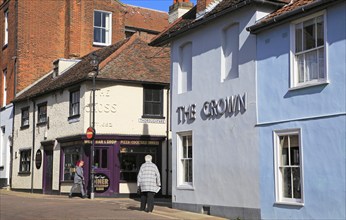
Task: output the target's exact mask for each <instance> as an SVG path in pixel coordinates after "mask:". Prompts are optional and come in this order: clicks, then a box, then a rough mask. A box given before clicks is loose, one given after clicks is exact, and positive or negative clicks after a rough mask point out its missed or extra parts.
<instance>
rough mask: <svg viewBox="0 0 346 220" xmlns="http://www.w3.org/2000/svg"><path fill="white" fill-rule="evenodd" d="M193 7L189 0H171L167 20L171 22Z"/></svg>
mask: <svg viewBox="0 0 346 220" xmlns="http://www.w3.org/2000/svg"><path fill="white" fill-rule="evenodd" d="M192 7H193V3H192V2H190V0H173V5H171V6H169V13H168V15H169V17H168V22H169V23H173V22H174V21H175V20H177V19H178V18H180V17H181V16H183V15H184V14H185V13H186V12H188V11H189V10H190V9H191V8H192Z"/></svg>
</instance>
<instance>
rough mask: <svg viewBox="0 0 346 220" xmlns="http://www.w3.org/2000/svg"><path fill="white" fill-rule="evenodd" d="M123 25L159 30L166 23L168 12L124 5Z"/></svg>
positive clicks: (163, 27)
mask: <svg viewBox="0 0 346 220" xmlns="http://www.w3.org/2000/svg"><path fill="white" fill-rule="evenodd" d="M125 6H126V9H125V26H128V27H134V28H141V29H146V30H154V31H157V32H161V31H162V30H163V29H165V28H166V27H167V26H168V25H169V23H168V13H167V12H163V11H157V10H151V9H148V8H142V7H138V6H132V5H125Z"/></svg>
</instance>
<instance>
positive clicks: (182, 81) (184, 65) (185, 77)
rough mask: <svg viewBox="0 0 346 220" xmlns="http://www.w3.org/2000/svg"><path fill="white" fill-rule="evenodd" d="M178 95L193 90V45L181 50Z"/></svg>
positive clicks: (185, 46) (188, 44)
mask: <svg viewBox="0 0 346 220" xmlns="http://www.w3.org/2000/svg"><path fill="white" fill-rule="evenodd" d="M179 50H180V51H179V66H180V68H179V71H178V93H184V92H187V91H191V90H192V43H191V42H189V43H186V44H184V45H182V46H181V47H180V49H179Z"/></svg>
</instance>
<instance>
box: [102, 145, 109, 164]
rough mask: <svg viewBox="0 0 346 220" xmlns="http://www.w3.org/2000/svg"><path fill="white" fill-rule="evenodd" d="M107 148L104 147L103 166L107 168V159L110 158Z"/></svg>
mask: <svg viewBox="0 0 346 220" xmlns="http://www.w3.org/2000/svg"><path fill="white" fill-rule="evenodd" d="M107 152H108V151H107V149H102V165H101V167H102V168H107V163H108V162H107V159H108V154H107Z"/></svg>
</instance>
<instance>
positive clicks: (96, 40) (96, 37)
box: [94, 28, 101, 42]
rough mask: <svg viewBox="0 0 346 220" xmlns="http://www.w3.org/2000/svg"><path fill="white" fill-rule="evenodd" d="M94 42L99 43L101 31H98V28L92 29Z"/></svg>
mask: <svg viewBox="0 0 346 220" xmlns="http://www.w3.org/2000/svg"><path fill="white" fill-rule="evenodd" d="M94 42H101V30H100V28H94Z"/></svg>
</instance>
